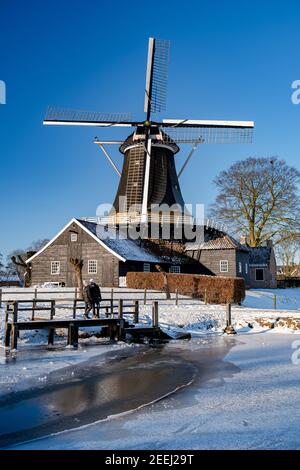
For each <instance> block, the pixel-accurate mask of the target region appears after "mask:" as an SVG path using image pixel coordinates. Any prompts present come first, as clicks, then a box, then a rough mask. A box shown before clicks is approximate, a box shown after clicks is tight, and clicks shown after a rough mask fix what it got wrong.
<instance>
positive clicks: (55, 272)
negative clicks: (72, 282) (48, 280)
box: [51, 261, 60, 276]
mask: <svg viewBox="0 0 300 470" xmlns="http://www.w3.org/2000/svg"><path fill="white" fill-rule="evenodd" d="M59 275H60V261H51V276H59Z"/></svg>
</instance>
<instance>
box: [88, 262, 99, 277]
mask: <svg viewBox="0 0 300 470" xmlns="http://www.w3.org/2000/svg"><path fill="white" fill-rule="evenodd" d="M97 272H98V260H96V259H89V260H88V274H97Z"/></svg>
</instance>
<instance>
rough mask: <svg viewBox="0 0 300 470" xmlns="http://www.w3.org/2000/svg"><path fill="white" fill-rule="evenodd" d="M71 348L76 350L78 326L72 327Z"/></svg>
mask: <svg viewBox="0 0 300 470" xmlns="http://www.w3.org/2000/svg"><path fill="white" fill-rule="evenodd" d="M73 346H74V348H77V346H78V326H77V325H74V328H73Z"/></svg>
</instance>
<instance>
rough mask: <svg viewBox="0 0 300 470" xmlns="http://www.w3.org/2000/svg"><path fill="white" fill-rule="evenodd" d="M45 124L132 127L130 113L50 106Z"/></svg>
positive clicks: (133, 124)
mask: <svg viewBox="0 0 300 470" xmlns="http://www.w3.org/2000/svg"><path fill="white" fill-rule="evenodd" d="M44 124H48V125H51V124H52V125H60V124H61V125H64V126H67V125H69V126H103V127H110V126H116V127H131V126H135V125H136V123H133V122H132V115H131V114H130V113H99V112H93V111H83V110H78V109H68V108H56V107H49V108H48V109H47V112H46V116H45V119H44Z"/></svg>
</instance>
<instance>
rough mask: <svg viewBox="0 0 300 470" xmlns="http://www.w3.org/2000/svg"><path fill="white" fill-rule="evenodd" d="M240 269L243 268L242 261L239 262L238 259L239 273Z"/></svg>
mask: <svg viewBox="0 0 300 470" xmlns="http://www.w3.org/2000/svg"><path fill="white" fill-rule="evenodd" d="M242 270H243V268H242V262H241V261H239V273H241V272H242Z"/></svg>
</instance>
